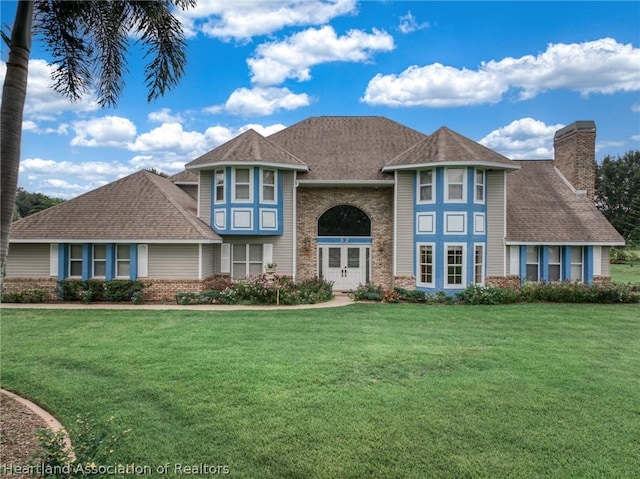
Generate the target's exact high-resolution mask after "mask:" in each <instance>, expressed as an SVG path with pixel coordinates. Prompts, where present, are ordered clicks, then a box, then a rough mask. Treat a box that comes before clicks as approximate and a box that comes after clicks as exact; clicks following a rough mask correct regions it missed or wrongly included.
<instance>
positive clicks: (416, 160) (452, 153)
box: [384, 126, 518, 171]
mask: <svg viewBox="0 0 640 479" xmlns="http://www.w3.org/2000/svg"><path fill="white" fill-rule="evenodd" d="M434 164H436V165H437V164H447V165H460V164H462V165H463V164H469V165H478V166H480V165H484V166H495V167H499V168H508V169H517V168H518V166H517V164H516V163H514V162H513V161H512V160H510V159H509V158H507V157H506V156H503V155H501V154H499V153H496V152H495V151H493V150H490V149H489V148H487V147H485V146H483V145H481V144H480V143H477V142H475V141H473V140H470V139H469V138H467V137H465V136H462V135H460V134H459V133H456V132H455V131H453V130H450V129H449V128H447V127H444V126H443V127H441V128H439V129H438V130H437V131H436V132H434V133H433V134H432V135H430V136H428V137H427V138H425V139H424V140H422V141H421V142H420V143H417V144H416V145H413V146H412V147H411V148H409V149H408V150H406V151H404V152H403V153H401V154H400V155H398V156H396V157H395V158H393V159H392V160H391V161H389V162H388V163H387V164H386V165H385V167H384V171H392V170H396V169H403V168H416V167H420V166H424V165H434Z"/></svg>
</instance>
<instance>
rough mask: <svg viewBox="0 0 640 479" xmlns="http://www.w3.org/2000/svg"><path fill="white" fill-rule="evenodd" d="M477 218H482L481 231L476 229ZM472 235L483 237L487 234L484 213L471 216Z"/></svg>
mask: <svg viewBox="0 0 640 479" xmlns="http://www.w3.org/2000/svg"><path fill="white" fill-rule="evenodd" d="M478 218H482V231H480V230H479V229H478V228H477V225H478ZM473 234H474V235H485V234H487V218H486V215H485V214H484V213H474V214H473Z"/></svg>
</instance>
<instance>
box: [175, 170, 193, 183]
mask: <svg viewBox="0 0 640 479" xmlns="http://www.w3.org/2000/svg"><path fill="white" fill-rule="evenodd" d="M169 180H171V182H172V183H175V184H176V185H197V184H198V175H197V173H194V172H193V171H189V170H182V171H180V172H178V173H176V174H175V175H171V176H170V177H169Z"/></svg>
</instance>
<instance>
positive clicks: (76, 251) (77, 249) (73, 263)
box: [69, 244, 82, 277]
mask: <svg viewBox="0 0 640 479" xmlns="http://www.w3.org/2000/svg"><path fill="white" fill-rule="evenodd" d="M69 276H77V277H82V245H81V244H71V245H69Z"/></svg>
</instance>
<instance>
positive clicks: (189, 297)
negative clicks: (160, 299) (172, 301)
mask: <svg viewBox="0 0 640 479" xmlns="http://www.w3.org/2000/svg"><path fill="white" fill-rule="evenodd" d="M199 297H200V294H199V293H191V292H179V293H176V303H178V304H181V305H183V306H185V305H188V304H198V302H199V301H198V299H199Z"/></svg>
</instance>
